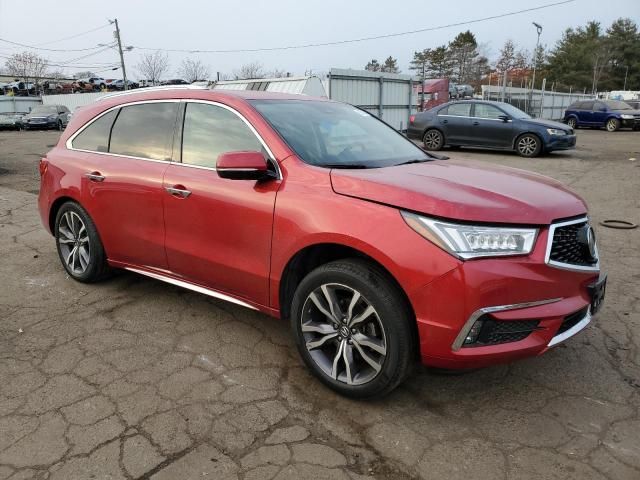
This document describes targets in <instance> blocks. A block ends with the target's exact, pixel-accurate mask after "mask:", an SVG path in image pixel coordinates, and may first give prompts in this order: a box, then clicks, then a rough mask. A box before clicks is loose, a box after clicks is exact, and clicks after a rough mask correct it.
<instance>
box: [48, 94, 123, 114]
mask: <svg viewBox="0 0 640 480" xmlns="http://www.w3.org/2000/svg"><path fill="white" fill-rule="evenodd" d="M110 93H113V92H90V93H65V94H62V95H43V96H42V103H43V104H44V105H64V106H65V107H67V108H68V109H69V110H71V111H72V112H73V111H74V110H75V109H77V108H78V107H84V106H85V105H89V104H90V103H93V102H95V101H96V100H98V99H99V98H100V97H104V96H105V95H109V94H110Z"/></svg>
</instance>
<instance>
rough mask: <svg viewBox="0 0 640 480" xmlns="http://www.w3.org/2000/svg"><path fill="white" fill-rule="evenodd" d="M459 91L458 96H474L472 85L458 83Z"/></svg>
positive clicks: (457, 88)
mask: <svg viewBox="0 0 640 480" xmlns="http://www.w3.org/2000/svg"><path fill="white" fill-rule="evenodd" d="M456 90H457V92H458V98H471V97H473V87H472V86H471V85H456Z"/></svg>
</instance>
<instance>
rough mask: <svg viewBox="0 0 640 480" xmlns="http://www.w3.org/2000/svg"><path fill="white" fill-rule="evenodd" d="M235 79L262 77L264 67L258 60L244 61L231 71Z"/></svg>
mask: <svg viewBox="0 0 640 480" xmlns="http://www.w3.org/2000/svg"><path fill="white" fill-rule="evenodd" d="M233 75H234V77H236V79H237V80H245V79H250V78H264V76H265V72H264V67H263V66H262V64H261V63H260V62H251V63H246V64H244V65H242V66H241V67H240V69H239V70H235V71H234V72H233Z"/></svg>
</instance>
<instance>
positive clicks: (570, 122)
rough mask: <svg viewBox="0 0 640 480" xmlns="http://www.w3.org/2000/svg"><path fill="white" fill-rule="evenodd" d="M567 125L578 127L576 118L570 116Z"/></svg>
mask: <svg viewBox="0 0 640 480" xmlns="http://www.w3.org/2000/svg"><path fill="white" fill-rule="evenodd" d="M567 125H569V126H570V127H571V128H574V129H575V128H576V119H575V118H570V119H569V120H567Z"/></svg>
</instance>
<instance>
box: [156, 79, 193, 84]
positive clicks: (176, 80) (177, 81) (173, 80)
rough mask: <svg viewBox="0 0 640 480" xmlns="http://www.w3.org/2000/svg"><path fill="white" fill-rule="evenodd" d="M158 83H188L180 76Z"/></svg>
mask: <svg viewBox="0 0 640 480" xmlns="http://www.w3.org/2000/svg"><path fill="white" fill-rule="evenodd" d="M160 85H189V82H187V81H186V80H183V79H181V78H173V79H171V80H164V81H162V82H160Z"/></svg>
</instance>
